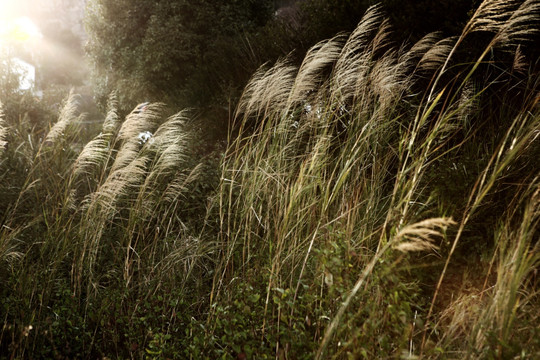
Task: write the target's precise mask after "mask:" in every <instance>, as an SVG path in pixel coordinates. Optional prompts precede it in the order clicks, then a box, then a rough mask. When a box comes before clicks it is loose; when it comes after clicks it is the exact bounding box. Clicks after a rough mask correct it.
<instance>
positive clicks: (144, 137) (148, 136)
mask: <svg viewBox="0 0 540 360" xmlns="http://www.w3.org/2000/svg"><path fill="white" fill-rule="evenodd" d="M152 137H153V134H152V133H151V132H150V131H144V132H142V133H139V135H137V139H139V144H145V143H146V142H147V141H150V144H152V143H153V142H154V139H153V138H152Z"/></svg>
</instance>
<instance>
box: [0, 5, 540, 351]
mask: <svg viewBox="0 0 540 360" xmlns="http://www.w3.org/2000/svg"><path fill="white" fill-rule="evenodd" d="M539 21H540V2H539V1H537V0H526V1H494V0H486V1H484V2H483V3H482V4H481V5H480V6H479V7H478V9H477V10H476V11H475V12H474V14H472V15H471V18H470V20H469V22H468V23H467V24H466V25H465V27H464V29H463V30H462V32H461V34H460V35H459V36H456V37H451V38H443V37H441V35H440V34H437V33H433V34H429V35H427V36H425V37H423V38H422V39H420V40H419V41H418V42H416V43H414V44H409V45H401V46H396V44H395V43H394V42H392V41H391V36H392V35H391V31H392V25H391V24H390V22H389V21H388V20H385V15H384V13H383V12H382V9H381V7H380V6H377V5H375V6H372V7H370V8H369V9H368V11H367V12H366V13H365V15H364V17H363V18H362V20H361V21H360V23H359V24H358V26H357V28H356V30H354V31H353V32H352V33H350V34H338V35H336V36H335V37H333V38H331V39H328V40H325V41H322V42H320V43H318V44H317V45H315V46H313V47H312V48H311V49H310V50H309V51H308V53H307V54H306V56H305V58H304V60H303V62H302V63H301V65H300V66H299V67H297V66H295V65H293V61H292V60H290V59H289V58H286V57H285V58H282V59H281V60H279V61H277V62H276V63H275V64H273V65H265V66H263V67H261V68H260V69H259V70H258V71H257V72H256V73H255V74H254V75H253V77H252V78H251V80H250V82H249V84H248V85H247V86H246V87H245V89H244V91H243V93H242V96H241V98H240V100H239V103H238V105H237V107H236V110H235V111H234V114H233V115H232V118H233V122H234V124H233V125H232V126H231V131H230V134H229V139H228V142H227V146H226V149H225V150H224V152H223V153H219V152H217V151H215V152H209V151H207V148H206V144H205V141H204V132H203V131H200V129H197V126H195V125H197V124H198V122H196V119H195V118H196V113H195V112H193V111H191V110H183V111H181V112H178V113H177V114H174V115H171V116H169V115H168V110H166V108H165V106H164V105H163V104H160V103H152V104H148V105H141V106H138V107H136V108H135V109H134V110H133V111H132V112H131V113H130V114H129V115H128V116H127V117H126V118H125V119H123V118H120V117H119V115H118V106H119V105H118V100H117V97H116V95H115V94H113V95H112V96H111V97H110V98H109V104H108V113H107V116H106V118H105V119H104V122H103V126H102V129H101V131H100V133H99V134H98V135H96V136H95V137H94V138H93V139H92V140H90V141H89V142H88V143H86V144H81V143H80V137H79V136H78V133H79V132H80V130H81V125H80V119H81V115H80V114H79V113H78V110H77V96H76V95H74V94H71V95H70V96H69V98H68V99H66V101H65V104H64V107H63V110H62V111H61V113H60V114H59V116H58V120H57V122H56V123H55V124H54V125H52V126H51V127H50V128H49V129H46V130H43V129H41V130H40V128H39V127H37V126H35V125H33V124H32V123H30V122H29V121H28V120H27V118H25V117H23V116H21V117H20V119H19V121H16V122H15V121H12V122H8V121H6V120H1V122H0V193H1V194H2V201H1V202H0V283H1V284H2V286H1V287H0V316H1V317H2V322H3V325H2V330H0V358H6V359H7V358H10V359H11V358H92V359H93V358H149V359H150V358H152V359H172V358H186V359H189V358H191V359H201V358H208V359H218V358H223V359H246V358H247V359H270V358H275V359H312V358H316V359H345V358H347V359H362V358H365V359H386V358H397V359H419V358H422V359H513V358H519V359H534V358H538V356H539V355H540V330H539V329H540V323H539V315H538V314H540V305H539V304H540V302H539V300H540V293H539V289H538V281H539V278H538V268H539V266H540V252H539V250H540V249H539V246H540V245H539V244H540V243H539V241H538V239H539V234H540V231H539V229H540V226H539V225H540V177H539V175H540V137H539V134H540V108H539V100H540V97H539V85H540V77H539V74H540V73H539V72H538V65H539V64H538V59H536V58H534V56H533V55H531V54H534V51H531V50H530V47H533V46H534V42H535V41H537V40H536V39H538V36H539V30H540V26H539V25H540V24H539ZM25 119H26V120H25ZM203 130H204V129H203Z"/></svg>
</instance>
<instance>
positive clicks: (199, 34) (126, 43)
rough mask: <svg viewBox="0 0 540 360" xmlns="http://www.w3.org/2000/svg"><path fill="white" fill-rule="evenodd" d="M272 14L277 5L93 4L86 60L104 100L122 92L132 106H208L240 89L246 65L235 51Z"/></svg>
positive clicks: (232, 0)
mask: <svg viewBox="0 0 540 360" xmlns="http://www.w3.org/2000/svg"><path fill="white" fill-rule="evenodd" d="M272 10H273V1H271V0H264V1H260V0H228V1H219V2H217V1H211V0H198V1H188V0H179V1H166V0H157V1H156V0H94V1H91V2H90V4H89V12H88V17H87V30H88V34H89V39H88V44H87V52H88V54H89V55H90V58H91V60H92V61H93V63H94V68H95V75H96V80H97V84H98V86H99V88H98V96H101V97H105V96H107V94H108V92H110V91H112V90H113V89H118V90H119V92H120V96H121V97H125V100H126V101H130V102H132V101H144V100H151V101H157V100H159V101H167V102H171V103H174V104H178V105H183V106H186V105H189V106H201V105H206V104H207V103H209V102H210V101H212V100H213V99H214V98H215V97H216V96H218V93H219V92H220V89H223V87H226V86H229V84H230V83H231V82H232V83H234V82H235V79H234V74H235V69H237V68H238V67H239V66H241V62H239V61H237V60H236V59H234V58H233V57H232V54H231V48H234V46H235V44H238V43H241V42H240V39H241V38H242V36H245V34H249V33H253V32H255V31H257V29H259V28H261V27H262V26H264V24H265V23H266V22H267V21H268V19H270V17H271V15H272ZM224 67H230V68H231V70H229V71H228V72H223V71H220V70H221V69H222V68H224ZM236 72H238V70H236ZM126 105H127V104H126ZM130 105H133V104H130Z"/></svg>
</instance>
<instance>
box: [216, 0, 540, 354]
mask: <svg viewBox="0 0 540 360" xmlns="http://www.w3.org/2000/svg"><path fill="white" fill-rule="evenodd" d="M533 23H534V24H538V3H537V2H534V1H526V2H523V3H521V2H501V1H485V2H484V3H482V5H481V6H480V7H479V9H478V11H477V12H476V13H475V14H474V15H473V17H472V18H471V20H470V22H469V23H468V24H467V25H466V27H465V28H464V30H463V33H462V34H461V36H459V37H457V38H448V39H441V38H440V37H439V35H437V34H430V35H427V36H426V37H425V38H424V39H422V40H420V41H419V42H418V43H417V44H414V45H413V46H410V47H401V48H397V49H395V48H392V46H391V45H390V43H389V41H388V40H387V39H388V34H389V31H390V27H389V24H388V23H387V22H386V21H384V17H383V16H382V15H381V12H380V8H379V7H377V6H375V7H372V8H371V9H370V10H368V11H367V13H366V15H365V16H364V18H363V19H362V21H361V22H360V24H359V26H358V28H357V30H356V31H355V32H353V33H352V34H351V35H350V36H349V37H345V36H344V35H340V36H337V37H335V38H333V39H331V40H328V41H325V42H321V43H320V44H318V45H316V46H315V47H313V48H312V49H311V50H310V51H309V52H308V54H307V56H306V58H305V60H304V62H303V63H302V65H301V66H300V68H299V69H298V70H296V69H295V68H294V67H292V66H291V65H290V64H289V63H288V62H287V60H282V61H280V62H278V63H276V64H275V65H274V66H272V67H270V68H262V69H261V70H259V71H258V72H257V73H256V74H255V75H254V77H253V78H252V80H251V82H250V84H249V85H248V86H247V87H246V90H245V92H244V94H243V97H242V99H241V100H240V104H239V106H238V109H237V114H236V121H237V129H239V130H238V131H239V132H240V134H241V136H240V137H238V138H237V139H235V140H234V141H233V142H232V145H231V146H230V148H229V150H228V153H227V154H226V157H225V161H224V165H223V175H222V183H221V188H220V191H219V192H218V195H219V197H218V200H217V201H219V208H220V209H221V213H220V223H221V234H220V236H221V241H222V244H223V245H222V250H221V251H222V253H221V254H222V255H221V257H220V263H219V266H218V268H217V271H216V275H215V277H214V283H213V291H212V295H211V301H212V302H213V303H214V305H213V306H214V307H213V309H221V310H219V311H218V310H215V311H216V313H215V315H213V316H212V317H211V318H210V321H209V324H212V326H213V327H212V328H211V330H210V334H215V335H213V336H217V338H219V336H225V337H226V335H222V334H223V333H222V331H224V329H223V328H222V326H223V325H222V324H223V321H224V320H223V319H222V320H218V318H219V317H220V316H222V315H223V308H222V306H223V305H225V304H227V303H230V302H233V301H234V302H236V301H239V300H238V299H237V298H236V297H235V290H234V289H235V288H236V287H237V286H238V285H236V284H238V283H241V284H247V285H245V286H249V287H250V288H251V289H252V290H251V291H254V292H255V293H256V294H257V299H258V298H260V299H261V301H262V309H261V310H262V316H261V318H260V319H259V320H257V319H252V320H250V321H251V322H250V325H249V329H250V330H249V331H250V334H251V335H247V339H249V340H253V341H254V343H255V341H256V340H255V339H258V341H260V342H261V343H262V344H264V345H265V346H267V347H266V348H265V349H266V350H260V352H258V351H257V350H255V348H254V346H249V350H246V348H242V347H241V346H240V345H239V344H238V343H235V342H236V341H238V339H236V338H235V337H226V338H227V339H228V340H227V341H228V342H229V343H228V342H227V341H224V342H222V343H220V344H219V345H216V346H217V347H220V346H221V347H222V349H224V350H223V351H224V352H231V353H235V352H236V353H241V352H245V353H248V355H250V356H255V357H257V356H262V354H263V353H265V354H268V352H271V353H272V354H273V355H275V356H282V355H280V354H283V356H286V357H287V356H292V357H297V356H299V355H298V354H299V353H297V352H295V351H294V350H292V349H293V341H294V340H291V339H294V338H295V336H300V334H299V333H300V332H302V333H306V332H307V333H308V334H310V336H311V340H309V341H307V342H306V343H305V344H304V345H305V346H306V348H308V349H310V351H313V353H315V354H317V357H319V358H323V357H327V356H334V357H337V358H339V357H341V356H343V355H344V354H349V355H350V356H364V357H368V358H369V357H371V358H374V357H385V356H389V355H390V354H394V355H396V354H401V353H403V354H407V356H409V357H413V356H415V355H420V356H422V355H424V354H426V353H429V356H433V357H437V354H440V353H437V352H438V351H442V354H444V353H445V351H446V350H447V349H445V348H438V347H437V346H435V345H433V344H434V341H433V339H434V338H437V335H435V334H436V333H439V334H440V332H441V331H443V332H444V331H446V328H445V329H441V328H440V327H434V326H433V324H435V323H437V322H438V320H437V319H439V318H440V317H441V316H443V315H441V314H444V313H445V310H444V309H437V308H436V306H435V305H436V304H437V303H438V302H437V299H438V297H439V296H440V295H441V292H444V291H445V289H444V287H443V283H444V279H445V275H446V274H447V271H448V269H449V268H450V267H453V266H455V265H454V261H455V257H456V256H458V257H461V256H462V255H456V253H457V252H461V251H465V252H466V251H467V250H466V247H467V246H470V245H469V244H465V245H461V242H462V241H463V238H464V237H466V236H470V234H471V233H472V232H474V230H473V229H474V226H475V224H477V223H480V222H482V221H483V220H482V219H481V218H478V216H477V212H478V211H479V209H483V208H489V207H490V206H491V207H492V209H493V211H497V212H496V215H495V216H496V217H497V218H498V219H503V218H504V215H503V214H502V213H501V212H500V211H499V210H495V209H496V206H494V205H492V204H493V201H495V202H496V200H494V199H493V196H494V194H495V193H497V192H505V191H508V185H503V184H504V179H505V178H507V177H509V176H516V173H515V172H514V173H513V171H514V170H512V169H515V168H519V166H522V165H519V164H523V162H526V163H528V164H529V166H531V165H532V168H533V169H531V172H528V171H523V172H521V170H520V171H518V173H519V176H522V179H521V183H525V184H531V181H533V177H534V173H535V172H537V171H538V167H537V166H535V165H533V163H530V162H529V161H530V160H528V159H531V157H530V156H531V155H532V151H533V147H534V146H533V147H531V143H533V142H535V140H534V139H536V136H535V134H536V131H537V126H538V121H537V120H538V117H537V116H538V114H537V108H536V107H535V103H534V100H532V99H533V97H534V95H533V94H534V93H535V91H536V90H534V89H535V88H534V87H532V88H531V87H529V88H527V86H525V88H527V89H528V90H526V93H527V94H526V95H524V97H523V98H524V99H525V101H524V103H523V104H522V107H521V108H520V109H510V108H505V107H504V106H505V105H504V104H501V106H500V109H501V111H500V113H499V114H498V115H494V114H493V113H490V112H489V111H486V108H484V106H485V104H486V97H485V96H484V93H487V92H489V91H490V88H491V87H494V86H496V83H497V82H496V80H495V81H491V80H487V81H485V82H482V80H481V79H482V76H483V75H482V74H484V71H487V72H490V71H493V69H492V68H490V67H489V63H486V61H485V59H486V57H487V56H489V54H490V53H494V52H498V51H500V49H503V50H504V51H509V52H513V53H515V54H516V55H515V56H518V55H519V54H518V52H519V51H520V50H519V47H518V46H519V45H520V44H524V42H527V41H529V40H530V39H531V36H534V35H535V34H536V33H537V31H538V27H537V26H531V24H533ZM475 32H484V33H487V32H490V33H492V34H493V38H492V39H491V41H488V43H486V47H485V48H483V49H482V50H481V51H480V53H479V55H478V57H477V58H475V59H471V60H472V61H470V62H467V63H459V62H457V61H455V60H454V59H455V58H456V57H457V56H458V54H460V49H461V48H462V47H464V46H466V43H467V41H468V38H469V37H470V36H471V34H473V33H475ZM460 56H461V55H460ZM508 74H509V72H507V71H505V70H502V71H501V72H500V74H499V75H498V76H499V77H504V76H506V75H508ZM512 76H514V75H512ZM530 76H534V75H530ZM426 78H431V82H430V83H429V84H428V86H427V87H426V88H424V90H423V93H420V94H417V93H415V92H413V91H414V89H417V88H418V86H421V85H422V84H425V81H424V79H426ZM521 81H522V84H523V83H524V81H523V80H521ZM533 83H534V81H533ZM483 117H486V118H485V119H483V120H482V118H483ZM478 119H481V120H478ZM490 121H493V122H497V123H498V124H500V126H501V127H500V128H499V130H498V133H496V132H491V131H492V129H491V128H490V126H489V125H486V124H487V123H489V122H490ZM500 129H504V130H503V131H501V130H500ZM535 129H536V130H535ZM482 131H485V132H486V133H489V134H490V136H491V134H493V138H491V139H489V141H488V142H485V143H483V144H482V145H480V142H482V141H483V139H484V137H483V135H482V134H480V133H479V132H482ZM473 147H476V151H477V153H478V154H479V155H478V158H477V161H476V162H477V164H476V165H477V166H476V167H475V168H471V172H472V173H473V174H471V175H472V176H475V177H476V178H473V179H475V181H472V183H470V184H471V186H470V187H465V184H463V187H462V188H461V193H460V194H458V197H457V198H454V199H451V200H450V201H446V200H445V199H442V198H440V197H438V195H437V194H439V193H440V189H439V188H437V187H435V186H433V184H432V183H431V179H432V178H433V177H434V176H436V175H435V174H439V173H440V174H442V173H445V172H446V169H445V168H444V164H446V162H447V161H451V159H452V158H454V159H460V158H462V157H464V156H467V155H466V154H467V152H468V151H470V150H469V149H472V148H473ZM454 161H455V160H454ZM512 164H513V165H512ZM464 166H465V165H464ZM481 168H484V171H481V170H479V169H481ZM522 169H523V168H522ZM516 171H517V170H516ZM449 181H452V180H451V178H450V179H449ZM513 189H514V190H515V191H517V192H518V193H519V194H523V196H524V198H529V196H530V192H523V188H521V187H517V188H514V187H513ZM488 199H489V200H488ZM456 203H461V206H455V204H456ZM449 213H450V214H451V215H452V217H453V218H454V220H452V219H451V218H450V216H449ZM531 220H532V218H531V217H528V218H527V220H526V222H527V224H529V225H530V226H531V227H532V228H535V229H537V224H536V222H535V221H532V222H531ZM490 224H494V223H493V222H490ZM535 231H537V230H535ZM466 234H469V235H466ZM404 239H409V241H404ZM485 241H486V242H485V243H484V245H481V246H482V247H483V248H484V251H485V252H489V251H490V250H489V249H490V245H489V240H487V239H486V240H485ZM507 241H509V239H507ZM337 249H341V250H339V251H340V254H341V255H340V259H336V258H334V257H333V256H331V255H330V254H331V253H332V251H337ZM392 249H393V250H398V251H402V252H405V255H400V254H399V252H396V251H392ZM413 250H418V251H420V250H421V251H424V252H427V253H431V254H432V255H433V256H442V257H443V259H444V260H443V261H442V264H441V262H438V264H440V265H430V264H429V263H428V264H426V266H435V268H437V270H438V271H440V276H439V279H438V280H437V281H435V283H434V284H433V287H432V288H431V291H432V292H429V291H428V292H427V293H425V294H424V296H428V297H429V298H430V301H428V303H425V304H421V303H417V304H415V307H416V311H415V312H413V311H412V310H411V309H410V308H407V310H405V304H406V303H407V304H408V301H413V300H412V299H413V298H414V293H416V294H418V293H420V292H421V291H422V290H421V289H420V288H416V290H413V292H412V293H408V295H407V296H410V298H409V300H403V301H402V302H400V305H401V306H403V308H399V306H398V307H397V309H399V310H396V311H398V312H399V311H402V318H401V320H400V321H399V322H394V321H392V320H390V318H387V319H386V320H382V322H379V323H378V324H379V325H378V326H379V327H370V326H371V325H370V324H372V323H374V322H377V320H376V319H375V318H372V317H371V316H370V314H369V313H366V312H364V311H362V307H363V306H365V307H367V305H362V304H365V303H364V302H365V301H371V300H370V299H371V298H373V299H378V300H377V301H375V300H373V301H375V303H374V304H372V305H370V308H371V309H372V310H373V314H378V313H379V312H378V310H374V309H379V308H378V307H381V308H384V307H385V306H389V302H390V301H391V299H389V298H388V294H387V293H386V292H385V291H386V290H388V291H390V292H391V290H389V289H381V288H380V287H377V285H376V284H377V282H378V281H382V279H378V278H377V277H383V278H384V277H387V276H388V273H389V272H396V273H400V272H402V271H403V270H401V269H407V268H409V266H410V265H407V263H408V262H409V261H411V260H412V259H414V256H412V255H406V254H407V253H409V252H410V251H413ZM317 254H326V255H324V256H323V257H318V256H317ZM321 259H324V260H323V261H324V262H330V263H329V264H327V265H325V266H321V265H320V261H321ZM381 264H385V265H381ZM441 265H442V266H441ZM456 265H457V263H456ZM534 266H536V265H533V263H527V264H526V265H524V267H525V268H527V269H528V270H527V272H530V271H532V270H531V269H533V268H534ZM484 270H486V269H484ZM397 278H398V279H399V280H396V281H398V282H404V283H407V284H409V285H410V286H411V287H412V288H414V282H415V279H414V278H411V277H410V274H406V272H405V271H403V272H402V275H399V276H397ZM336 279H340V280H339V286H338V287H336ZM419 280H420V281H422V279H421V278H420V279H419ZM513 281H514V282H513V285H512V286H514V287H516V286H517V287H519V286H520V285H519V284H523V281H524V278H523V277H520V278H517V277H515V278H513ZM242 286H243V285H242ZM394 286H397V285H394ZM501 286H504V285H502V283H501ZM276 291H278V292H279V293H281V294H290V295H287V299H288V300H287V301H288V303H287V302H285V303H282V302H281V301H280V300H279V299H276V298H275V295H273V294H275V293H276ZM424 291H425V290H424ZM374 294H376V295H374ZM253 296H255V295H253ZM289 296H290V297H289ZM328 297H334V298H335V299H339V300H335V302H334V301H332V300H330V299H329V298H328ZM279 298H281V299H283V298H284V295H281V296H280V297H279ZM465 303H466V302H462V304H465ZM246 304H249V302H246ZM515 304H517V303H515ZM246 306H247V305H246ZM249 306H251V305H249ZM392 306H393V308H396V305H395V304H392ZM315 309H317V313H318V314H319V316H320V317H319V319H318V320H317V321H316V323H314V322H315V321H311V320H310V321H307V320H305V319H309V318H311V317H312V316H313V312H315ZM514 310H515V308H514ZM512 311H513V310H512ZM284 314H286V315H284ZM413 314H416V315H415V319H416V320H418V319H420V318H421V319H422V320H421V322H422V323H423V325H422V326H418V325H417V326H415V327H414V332H410V326H411V324H413V323H415V324H416V323H417V321H416V320H415V319H413V318H412V316H413ZM505 316H510V313H506V315H505ZM327 318H329V319H332V321H331V322H330V323H324V320H322V319H327ZM284 319H285V320H284ZM229 321H231V322H232V323H234V321H239V320H235V318H234V317H233V318H231V319H229ZM385 321H387V322H385ZM232 323H231V324H232ZM418 323H420V320H418ZM362 324H363V325H362ZM367 328H369V329H371V330H370V331H372V332H370V333H369V334H370V335H369V336H367V338H368V339H369V338H371V339H373V338H385V336H383V335H381V333H383V334H390V333H392V332H393V331H397V332H398V333H402V334H409V338H408V340H403V338H402V337H396V338H395V339H394V341H392V340H389V341H390V342H385V343H383V342H375V343H373V342H369V340H368V342H361V343H358V341H359V338H358V337H357V335H355V333H356V331H360V330H358V329H364V331H366V330H365V329H367ZM451 328H452V326H450V328H449V329H451ZM300 329H302V330H300ZM448 331H449V332H451V330H448ZM454 334H456V336H457V337H459V336H465V334H464V333H462V334H460V335H457V333H454ZM503 335H504V334H503ZM244 336H246V335H244ZM505 336H506V335H505ZM442 338H445V337H444V335H443V336H442ZM501 339H502V338H501ZM452 340H455V341H460V340H457V339H452ZM243 341H244V343H245V342H246V341H247V340H246V338H244V340H243ZM385 341H388V340H385ZM436 341H437V340H435V342H436ZM254 343H253V344H254ZM234 344H236V345H234ZM352 344H355V346H356V349H357V350H354V348H355V347H354V346H352ZM244 346H246V345H244ZM479 346H480V347H482V348H483V349H487V347H488V345H487V343H486V342H483V343H481V344H480V345H479ZM471 350H472V348H471V349H466V350H463V351H465V353H466V354H468V355H469V356H476V355H474V354H473V352H469V351H471ZM486 351H487V350H486ZM218 353H220V352H219V351H218ZM313 353H311V354H313Z"/></svg>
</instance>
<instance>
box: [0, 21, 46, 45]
mask: <svg viewBox="0 0 540 360" xmlns="http://www.w3.org/2000/svg"><path fill="white" fill-rule="evenodd" d="M40 37H41V32H40V31H39V29H38V27H37V26H36V24H34V23H33V22H32V20H30V19H29V18H27V17H19V18H16V19H12V20H4V21H0V39H2V40H11V41H18V42H25V41H29V40H33V39H38V38H40Z"/></svg>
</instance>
